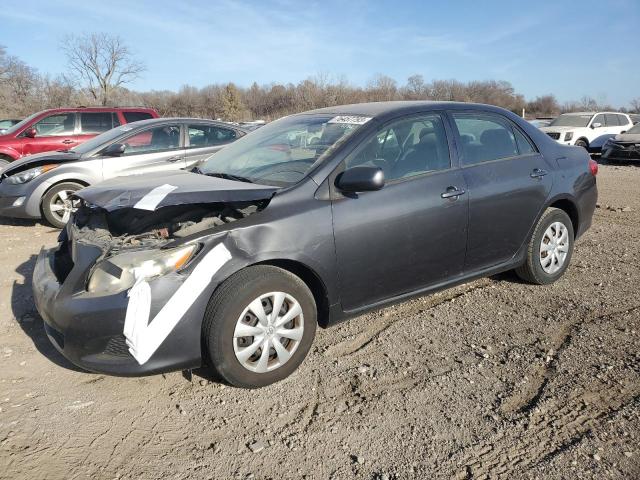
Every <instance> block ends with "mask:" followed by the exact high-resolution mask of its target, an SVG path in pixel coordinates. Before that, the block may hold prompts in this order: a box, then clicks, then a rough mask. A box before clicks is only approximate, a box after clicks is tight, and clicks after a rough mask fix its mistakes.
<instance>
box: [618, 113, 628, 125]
mask: <svg viewBox="0 0 640 480" xmlns="http://www.w3.org/2000/svg"><path fill="white" fill-rule="evenodd" d="M616 116H617V117H618V123H619V124H620V125H629V121H628V120H627V117H625V116H624V115H616Z"/></svg>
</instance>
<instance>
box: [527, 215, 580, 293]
mask: <svg viewBox="0 0 640 480" xmlns="http://www.w3.org/2000/svg"><path fill="white" fill-rule="evenodd" d="M573 240H574V232H573V224H572V223H571V219H570V218H569V215H567V213H566V212H565V211H564V210H561V209H559V208H548V209H547V210H546V211H545V212H544V213H543V214H542V217H540V220H538V223H537V224H536V228H535V229H534V231H533V234H532V235H531V239H530V240H529V245H528V246H527V258H526V261H525V263H524V264H523V265H522V266H520V267H518V268H517V269H516V273H517V274H518V276H519V277H520V278H521V279H523V280H525V281H527V282H529V283H533V284H537V285H546V284H549V283H553V282H555V281H556V280H558V279H559V278H560V277H561V276H562V275H563V274H564V272H565V271H566V269H567V267H568V266H569V262H570V261H571V256H572V254H573Z"/></svg>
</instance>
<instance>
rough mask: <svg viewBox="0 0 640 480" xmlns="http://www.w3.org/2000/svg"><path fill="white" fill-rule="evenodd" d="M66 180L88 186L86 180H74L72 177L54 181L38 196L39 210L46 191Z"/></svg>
mask: <svg viewBox="0 0 640 480" xmlns="http://www.w3.org/2000/svg"><path fill="white" fill-rule="evenodd" d="M67 182H73V183H79V184H80V185H82V186H83V187H88V186H89V184H88V183H87V182H85V181H84V180H75V179H72V178H69V179H65V180H60V181H59V182H56V183H54V184H53V185H51V186H50V187H49V188H47V189H46V190H45V191H44V192H43V193H42V196H41V197H40V210H42V201H43V200H44V196H45V195H46V194H47V192H49V190H51V189H52V188H53V187H55V186H56V185H60V184H61V183H67Z"/></svg>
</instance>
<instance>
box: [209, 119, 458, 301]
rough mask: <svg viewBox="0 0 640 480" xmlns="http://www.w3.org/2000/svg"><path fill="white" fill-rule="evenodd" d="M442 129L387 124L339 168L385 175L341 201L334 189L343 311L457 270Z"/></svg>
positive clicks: (453, 204) (452, 176)
mask: <svg viewBox="0 0 640 480" xmlns="http://www.w3.org/2000/svg"><path fill="white" fill-rule="evenodd" d="M447 130H448V126H447V124H446V121H444V118H443V116H442V115H440V114H438V113H425V114H423V115H417V116H412V117H409V118H407V117H405V118H403V119H399V120H395V121H392V122H390V123H388V124H386V125H384V126H383V127H381V128H380V130H379V131H378V132H377V133H375V134H374V135H372V136H371V138H370V139H368V140H365V141H364V142H363V143H362V144H361V145H360V146H359V147H358V148H357V149H356V150H355V151H354V153H352V154H351V155H350V156H349V157H348V158H347V159H346V160H345V162H344V164H343V165H342V166H341V169H342V168H344V169H346V168H351V167H355V166H359V165H373V166H378V167H380V168H382V169H383V170H384V171H385V178H386V184H385V186H384V187H383V188H382V189H381V190H379V191H374V192H364V193H360V194H357V195H348V196H346V195H345V196H343V195H341V194H340V193H339V191H337V190H335V194H334V200H333V201H332V210H333V223H334V237H335V245H336V257H337V268H338V272H339V282H340V295H341V302H342V307H343V309H344V310H345V311H352V310H357V309H358V308H361V307H365V306H367V305H372V304H375V303H378V302H380V301H384V300H386V299H390V298H392V297H396V296H399V295H402V294H407V293H411V292H415V291H417V290H420V289H423V288H425V287H428V286H430V285H434V284H438V283H441V282H443V281H445V280H448V279H452V278H455V277H456V276H459V275H460V274H461V273H462V267H463V263H464V252H465V247H466V238H467V235H466V227H467V209H468V205H467V196H466V195H465V193H464V192H465V190H466V186H465V185H464V179H463V177H462V174H461V173H460V171H459V169H458V168H457V166H456V165H455V162H452V158H451V157H450V145H449V142H448V139H449V138H450V135H447V134H446V132H447ZM214 158H215V157H214ZM333 188H334V189H335V187H333ZM455 193H458V195H455ZM443 196H444V198H443Z"/></svg>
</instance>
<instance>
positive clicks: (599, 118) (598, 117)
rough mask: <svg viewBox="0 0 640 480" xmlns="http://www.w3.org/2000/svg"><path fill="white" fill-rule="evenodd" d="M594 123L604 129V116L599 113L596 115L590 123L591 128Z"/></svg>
mask: <svg viewBox="0 0 640 480" xmlns="http://www.w3.org/2000/svg"><path fill="white" fill-rule="evenodd" d="M596 123H599V124H600V126H601V127H604V126H605V125H606V123H605V122H604V115H602V114H601V113H600V114H598V115H596V116H595V118H594V119H593V122H591V126H592V127H593V126H594V124H596Z"/></svg>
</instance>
